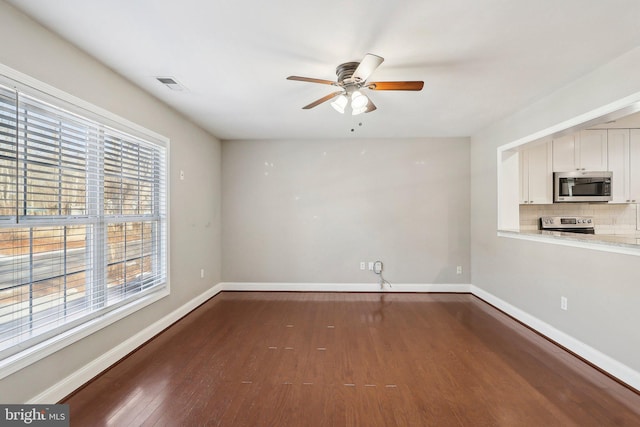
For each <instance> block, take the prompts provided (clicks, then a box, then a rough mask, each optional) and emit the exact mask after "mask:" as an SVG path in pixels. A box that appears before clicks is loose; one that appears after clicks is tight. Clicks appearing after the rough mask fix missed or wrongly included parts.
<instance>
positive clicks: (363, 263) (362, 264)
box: [360, 261, 367, 270]
mask: <svg viewBox="0 0 640 427" xmlns="http://www.w3.org/2000/svg"><path fill="white" fill-rule="evenodd" d="M366 268H367V263H366V262H364V261H360V270H365V269H366Z"/></svg>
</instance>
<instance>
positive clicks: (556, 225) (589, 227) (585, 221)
mask: <svg viewBox="0 0 640 427" xmlns="http://www.w3.org/2000/svg"><path fill="white" fill-rule="evenodd" d="M540 230H546V231H563V232H565V233H580V234H595V223H594V221H593V218H592V217H590V216H543V217H540Z"/></svg>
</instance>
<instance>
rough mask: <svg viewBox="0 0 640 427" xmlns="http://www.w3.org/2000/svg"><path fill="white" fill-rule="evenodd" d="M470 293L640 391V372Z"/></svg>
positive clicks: (495, 301) (492, 298) (494, 299)
mask: <svg viewBox="0 0 640 427" xmlns="http://www.w3.org/2000/svg"><path fill="white" fill-rule="evenodd" d="M471 293H472V294H473V295H475V296H477V297H478V298H480V299H482V300H484V301H486V302H488V303H489V304H491V305H493V306H494V307H497V308H498V309H500V310H502V311H504V312H505V313H507V314H508V315H509V316H511V317H513V318H515V319H517V320H519V321H520V322H522V323H524V324H525V325H527V326H529V327H530V328H532V329H534V330H535V331H537V332H539V333H540V334H542V335H544V336H545V337H547V338H549V339H550V340H552V341H555V342H556V343H558V344H560V345H561V346H563V347H565V348H567V349H568V350H570V351H572V352H573V353H575V354H577V355H578V356H580V357H582V358H583V359H585V360H587V361H588V362H589V363H592V364H593V365H595V366H597V367H598V368H600V369H602V370H603V371H605V372H607V373H608V374H609V375H612V376H613V377H615V378H618V379H619V380H620V381H622V382H624V383H626V384H628V385H630V386H631V387H633V388H635V389H636V390H640V372H638V371H635V370H634V369H631V368H630V367H628V366H627V365H624V364H623V363H620V362H619V361H617V360H615V359H613V358H612V357H610V356H607V355H606V354H604V353H602V352H600V351H598V350H596V349H595V348H593V347H591V346H589V345H587V344H585V343H583V342H582V341H579V340H577V339H575V338H574V337H572V336H571V335H568V334H566V333H564V332H562V331H560V330H558V329H556V328H554V327H553V326H551V325H549V324H548V323H545V322H543V321H542V320H540V319H538V318H537V317H534V316H532V315H531V314H529V313H527V312H525V311H523V310H520V309H519V308H518V307H515V306H513V305H511V304H509V303H508V302H506V301H504V300H502V299H500V298H498V297H496V296H495V295H493V294H490V293H489V292H486V291H484V290H482V289H480V288H478V287H476V286H473V285H472V286H471Z"/></svg>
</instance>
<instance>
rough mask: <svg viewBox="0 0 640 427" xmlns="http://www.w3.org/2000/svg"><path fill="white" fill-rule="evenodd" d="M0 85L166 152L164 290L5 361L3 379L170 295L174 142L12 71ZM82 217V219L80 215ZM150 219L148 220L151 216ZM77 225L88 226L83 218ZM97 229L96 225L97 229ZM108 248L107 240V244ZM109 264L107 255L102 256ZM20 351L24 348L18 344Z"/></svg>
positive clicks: (4, 70) (0, 68)
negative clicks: (171, 179)
mask: <svg viewBox="0 0 640 427" xmlns="http://www.w3.org/2000/svg"><path fill="white" fill-rule="evenodd" d="M0 84H2V85H4V86H7V87H11V88H14V89H15V90H17V91H19V92H21V93H23V94H25V95H27V96H32V97H34V98H37V99H38V100H41V101H44V102H47V103H50V104H52V105H54V106H56V107H59V108H62V109H64V110H66V111H68V112H70V113H73V114H78V115H80V116H82V117H85V118H87V119H90V120H93V121H95V122H98V123H99V124H100V125H101V126H104V127H107V128H110V129H113V130H115V131H117V132H122V133H124V134H127V135H131V136H133V137H134V138H140V139H142V140H144V141H145V142H150V143H152V144H153V145H156V146H158V147H162V148H163V149H164V174H163V175H164V176H163V177H162V179H163V180H164V181H163V183H164V194H163V195H161V196H163V197H162V201H161V203H162V204H163V205H164V206H162V210H163V212H164V218H163V221H161V222H160V224H161V226H163V235H162V236H161V237H160V239H161V240H162V242H161V243H160V252H161V253H160V254H159V261H158V262H159V263H162V264H163V265H162V268H163V269H164V271H165V272H166V279H165V283H164V285H163V286H160V287H159V288H157V289H152V290H151V291H149V292H144V291H143V292H139V293H138V294H137V295H136V298H134V299H133V300H132V301H121V302H120V303H116V304H115V305H114V306H113V308H112V309H111V310H110V311H108V312H106V313H101V314H99V315H97V316H90V317H89V318H88V319H87V320H86V321H84V322H82V323H80V324H79V325H77V326H74V327H72V328H70V329H68V330H66V331H63V332H62V333H57V334H55V335H53V336H51V337H48V338H46V339H44V340H43V341H41V342H39V343H37V344H35V345H31V346H28V347H26V348H24V349H22V350H21V351H19V352H17V353H15V354H12V355H10V356H8V357H6V358H4V359H2V360H0V379H2V378H5V377H7V376H9V375H11V374H12V373H14V372H16V371H18V370H20V369H23V368H25V367H27V366H29V365H31V364H33V363H35V362H37V361H38V360H41V359H43V358H45V357H47V356H49V355H51V354H53V353H55V352H57V351H59V350H61V349H63V348H64V347H67V346H69V345H71V344H73V343H75V342H77V341H79V340H81V339H83V338H85V337H87V336H88V335H91V334H93V333H95V332H97V331H99V330H101V329H103V328H106V327H108V326H109V325H111V324H113V323H115V322H117V321H118V320H121V319H123V318H124V317H127V316H129V315H131V314H133V313H135V312H137V311H140V310H142V309H143V308H144V307H147V306H148V305H150V304H153V303H155V302H157V301H159V300H161V299H163V298H165V297H167V296H168V295H170V292H171V289H170V288H171V286H170V277H171V272H170V253H169V252H170V250H169V249H170V232H169V230H170V215H169V214H170V212H169V206H170V200H169V197H170V189H169V177H170V174H169V171H170V169H169V168H170V162H169V159H170V140H169V139H168V138H167V137H165V136H162V135H160V134H158V133H156V132H153V131H151V130H149V129H146V128H144V127H142V126H140V125H137V124H135V123H133V122H130V121H129V120H127V119H124V118H122V117H120V116H118V115H116V114H113V113H111V112H109V111H107V110H105V109H102V108H100V107H98V106H96V105H93V104H91V103H89V102H87V101H84V100H82V99H80V98H78V97H76V96H73V95H71V94H68V93H66V92H64V91H61V90H59V89H57V88H55V87H53V86H50V85H48V84H46V83H44V82H41V81H39V80H37V79H34V78H32V77H30V76H28V75H26V74H23V73H21V72H19V71H16V70H14V69H12V68H10V67H7V66H5V65H4V64H0ZM81 216H82V215H81ZM143 217H144V215H133V216H127V215H123V216H117V215H107V214H106V213H105V212H104V211H103V212H102V218H103V220H104V222H105V223H114V222H115V223H117V222H127V221H129V220H130V221H138V220H140V219H142V218H143ZM147 218H148V217H147ZM21 222H22V223H23V224H24V225H25V226H28V227H33V226H36V225H51V223H50V221H48V220H47V219H46V218H45V217H41V218H29V219H28V220H27V221H23V220H21ZM79 222H85V221H84V220H83V219H80V221H79ZM86 222H87V223H93V222H92V221H91V220H86ZM96 225H97V224H96ZM104 242H105V244H106V236H105V240H104ZM104 257H105V259H106V254H105V255H104ZM18 345H19V346H20V344H18Z"/></svg>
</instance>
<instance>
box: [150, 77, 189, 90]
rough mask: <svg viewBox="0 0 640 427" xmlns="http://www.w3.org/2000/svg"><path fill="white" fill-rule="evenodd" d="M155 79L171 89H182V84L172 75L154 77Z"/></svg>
mask: <svg viewBox="0 0 640 427" xmlns="http://www.w3.org/2000/svg"><path fill="white" fill-rule="evenodd" d="M156 80H158V81H159V82H160V83H162V84H163V85H165V86H166V87H168V88H169V89H171V90H184V86H182V85H181V84H180V83H178V81H177V80H176V79H174V78H173V77H156Z"/></svg>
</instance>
